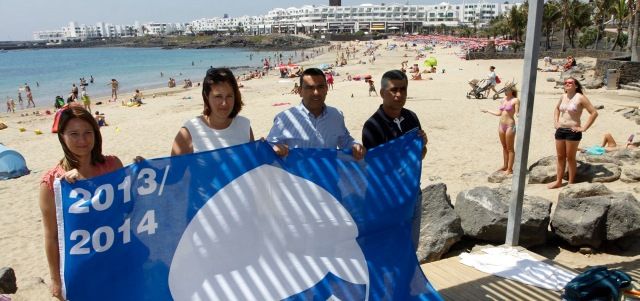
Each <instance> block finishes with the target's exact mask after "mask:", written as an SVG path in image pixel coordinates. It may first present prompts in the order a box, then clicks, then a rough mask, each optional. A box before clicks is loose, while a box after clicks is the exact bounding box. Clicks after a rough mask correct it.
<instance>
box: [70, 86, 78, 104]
mask: <svg viewBox="0 0 640 301" xmlns="http://www.w3.org/2000/svg"><path fill="white" fill-rule="evenodd" d="M71 94H72V95H73V100H74V101H77V100H78V87H76V84H71Z"/></svg>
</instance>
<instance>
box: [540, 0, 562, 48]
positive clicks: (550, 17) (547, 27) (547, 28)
mask: <svg viewBox="0 0 640 301" xmlns="http://www.w3.org/2000/svg"><path fill="white" fill-rule="evenodd" d="M561 16H562V14H561V11H560V5H559V4H558V2H556V1H554V0H551V1H549V2H547V3H545V4H544V11H543V13H542V30H543V31H544V35H545V37H546V40H547V41H546V47H547V50H549V49H551V36H552V35H553V34H552V33H553V29H554V27H555V23H556V22H557V21H558V19H560V17H561Z"/></svg>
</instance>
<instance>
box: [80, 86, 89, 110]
mask: <svg viewBox="0 0 640 301" xmlns="http://www.w3.org/2000/svg"><path fill="white" fill-rule="evenodd" d="M80 96H81V99H82V105H83V106H84V109H85V110H87V111H89V112H91V98H90V97H89V94H87V90H86V89H84V87H83V89H82V92H81V93H80Z"/></svg>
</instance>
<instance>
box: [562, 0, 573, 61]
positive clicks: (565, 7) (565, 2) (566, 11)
mask: <svg viewBox="0 0 640 301" xmlns="http://www.w3.org/2000/svg"><path fill="white" fill-rule="evenodd" d="M569 4H570V2H569V0H560V12H561V13H562V19H561V20H562V51H563V52H564V51H566V50H567V47H566V46H565V40H566V38H565V35H566V33H567V21H568V20H569V15H570V14H571V10H570V5H569Z"/></svg>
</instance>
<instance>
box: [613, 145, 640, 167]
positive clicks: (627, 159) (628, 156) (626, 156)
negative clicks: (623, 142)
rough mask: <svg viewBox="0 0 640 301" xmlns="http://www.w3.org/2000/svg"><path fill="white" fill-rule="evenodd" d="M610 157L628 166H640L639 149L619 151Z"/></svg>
mask: <svg viewBox="0 0 640 301" xmlns="http://www.w3.org/2000/svg"><path fill="white" fill-rule="evenodd" d="M611 156H612V157H613V158H615V159H618V160H620V161H622V162H624V163H627V164H630V165H636V166H637V165H640V148H635V149H630V148H627V149H620V150H617V151H615V152H612V153H611Z"/></svg>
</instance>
